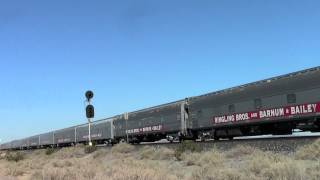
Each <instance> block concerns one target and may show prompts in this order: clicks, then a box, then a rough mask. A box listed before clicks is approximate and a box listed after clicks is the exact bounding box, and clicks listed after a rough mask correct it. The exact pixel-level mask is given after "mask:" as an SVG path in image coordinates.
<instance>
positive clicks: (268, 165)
mask: <svg viewBox="0 0 320 180" xmlns="http://www.w3.org/2000/svg"><path fill="white" fill-rule="evenodd" d="M290 161H292V160H291V159H290V158H288V157H286V156H284V155H281V154H275V153H271V152H262V151H258V152H255V153H254V154H252V155H251V156H248V161H247V164H246V165H245V169H246V170H247V171H248V172H249V173H253V174H254V175H255V176H258V177H266V176H270V177H274V174H277V172H275V170H276V169H274V167H277V168H278V169H280V167H281V168H282V169H283V170H285V168H286V166H287V164H286V163H288V162H290ZM290 165H292V164H290ZM292 168H293V169H294V168H295V167H294V166H292ZM279 173H280V172H279ZM283 173H287V175H288V176H289V173H292V172H289V171H287V172H283ZM271 179H273V178H271Z"/></svg>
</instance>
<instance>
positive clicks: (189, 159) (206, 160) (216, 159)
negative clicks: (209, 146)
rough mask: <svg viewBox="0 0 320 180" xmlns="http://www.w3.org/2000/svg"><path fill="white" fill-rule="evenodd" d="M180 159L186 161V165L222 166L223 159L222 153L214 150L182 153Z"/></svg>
mask: <svg viewBox="0 0 320 180" xmlns="http://www.w3.org/2000/svg"><path fill="white" fill-rule="evenodd" d="M181 160H182V161H184V162H186V164H187V165H188V166H192V165H197V166H217V165H220V166H223V162H224V161H225V159H224V156H223V154H222V153H219V152H218V151H216V150H211V151H207V152H202V153H190V152H187V153H184V154H182V156H181Z"/></svg>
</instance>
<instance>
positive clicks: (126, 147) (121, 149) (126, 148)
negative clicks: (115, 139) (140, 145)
mask: <svg viewBox="0 0 320 180" xmlns="http://www.w3.org/2000/svg"><path fill="white" fill-rule="evenodd" d="M134 150H135V147H134V146H133V145H130V144H127V143H120V144H117V145H115V146H113V147H112V149H111V151H112V153H122V154H127V153H130V152H133V151H134Z"/></svg>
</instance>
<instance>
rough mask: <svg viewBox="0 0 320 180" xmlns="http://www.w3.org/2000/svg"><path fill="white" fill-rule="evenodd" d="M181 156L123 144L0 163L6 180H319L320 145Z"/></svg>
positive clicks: (37, 154)
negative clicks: (285, 150)
mask: <svg viewBox="0 0 320 180" xmlns="http://www.w3.org/2000/svg"><path fill="white" fill-rule="evenodd" d="M184 150H186V151H185V152H183V153H182V154H181V156H179V158H177V156H178V155H177V154H178V153H177V152H176V151H175V150H172V149H168V148H164V147H143V148H140V149H138V148H137V147H134V146H131V145H127V144H120V145H117V146H115V147H113V148H112V149H99V150H97V151H95V152H93V153H91V154H86V153H84V147H83V146H78V147H70V148H63V149H60V150H58V151H57V152H54V153H53V154H51V155H46V150H36V151H33V152H31V153H25V155H24V159H23V160H20V161H18V162H13V161H8V160H7V159H6V158H2V159H1V160H0V179H1V180H105V179H114V180H140V179H141V180H152V179H155V180H171V179H172V180H176V179H187V180H202V179H204V180H229V179H230V180H248V179H249V180H250V179H253V180H270V179H280V180H305V179H314V180H316V179H320V161H319V160H320V140H319V141H316V142H315V143H314V144H312V145H309V146H306V147H302V148H301V149H299V150H298V151H297V152H296V153H293V154H277V153H273V152H264V151H260V150H257V149H253V148H251V147H246V146H238V147H235V148H233V149H232V150H230V151H227V152H220V151H218V150H215V149H212V150H210V151H202V152H191V151H188V149H184Z"/></svg>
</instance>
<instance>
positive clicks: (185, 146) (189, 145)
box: [174, 141, 201, 160]
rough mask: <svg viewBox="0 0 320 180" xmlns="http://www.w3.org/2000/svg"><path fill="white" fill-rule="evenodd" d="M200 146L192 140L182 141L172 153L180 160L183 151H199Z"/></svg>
mask: <svg viewBox="0 0 320 180" xmlns="http://www.w3.org/2000/svg"><path fill="white" fill-rule="evenodd" d="M200 151H201V148H200V146H199V145H197V144H196V143H195V142H193V141H183V142H182V143H180V144H179V146H178V147H177V149H175V152H174V155H175V157H176V158H177V160H181V155H182V154H183V153H184V152H200Z"/></svg>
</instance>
